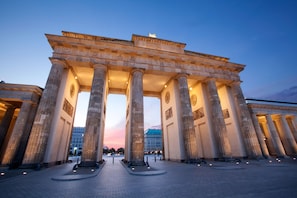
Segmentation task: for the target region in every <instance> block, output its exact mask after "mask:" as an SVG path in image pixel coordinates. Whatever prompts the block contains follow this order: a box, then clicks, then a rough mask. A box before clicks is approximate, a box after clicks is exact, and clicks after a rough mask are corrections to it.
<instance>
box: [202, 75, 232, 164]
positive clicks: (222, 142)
mask: <svg viewBox="0 0 297 198" xmlns="http://www.w3.org/2000/svg"><path fill="white" fill-rule="evenodd" d="M206 88H207V91H208V100H209V104H210V109H211V120H212V126H213V132H214V135H215V138H216V142H217V146H218V152H219V153H218V155H219V158H230V157H232V153H231V146H230V142H229V139H228V134H227V128H226V125H225V121H224V117H223V112H222V107H221V102H220V99H219V95H218V90H217V87H216V82H215V80H214V79H209V80H208V81H207V82H206Z"/></svg>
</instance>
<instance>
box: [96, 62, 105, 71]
mask: <svg viewBox="0 0 297 198" xmlns="http://www.w3.org/2000/svg"><path fill="white" fill-rule="evenodd" d="M92 66H93V68H94V69H103V70H105V71H107V66H106V65H103V64H99V63H94V64H93V65H92Z"/></svg>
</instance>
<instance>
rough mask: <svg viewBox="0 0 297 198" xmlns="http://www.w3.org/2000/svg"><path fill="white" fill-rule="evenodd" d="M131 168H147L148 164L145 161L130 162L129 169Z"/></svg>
mask: <svg viewBox="0 0 297 198" xmlns="http://www.w3.org/2000/svg"><path fill="white" fill-rule="evenodd" d="M130 166H146V163H145V162H144V161H130V162H128V167H130Z"/></svg>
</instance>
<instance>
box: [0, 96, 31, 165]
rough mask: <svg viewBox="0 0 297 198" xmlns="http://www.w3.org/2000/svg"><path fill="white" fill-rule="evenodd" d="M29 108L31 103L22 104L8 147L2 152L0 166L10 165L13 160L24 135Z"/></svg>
mask: <svg viewBox="0 0 297 198" xmlns="http://www.w3.org/2000/svg"><path fill="white" fill-rule="evenodd" d="M31 106H32V104H31V103H29V102H23V104H22V106H21V109H20V112H19V114H18V117H17V120H16V123H15V125H14V128H13V131H12V133H11V136H10V139H9V141H8V146H7V148H6V151H5V152H4V155H3V158H2V162H1V163H2V164H11V163H12V160H13V158H14V157H15V155H16V154H17V151H18V148H19V146H20V142H21V139H22V136H23V135H24V132H25V130H26V124H27V120H28V118H29V114H30V110H31Z"/></svg>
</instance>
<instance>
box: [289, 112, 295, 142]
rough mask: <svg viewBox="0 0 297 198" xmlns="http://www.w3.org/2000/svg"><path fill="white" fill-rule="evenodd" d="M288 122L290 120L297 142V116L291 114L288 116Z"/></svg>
mask: <svg viewBox="0 0 297 198" xmlns="http://www.w3.org/2000/svg"><path fill="white" fill-rule="evenodd" d="M288 122H290V126H291V128H292V133H293V136H294V139H295V141H296V142H297V116H291V117H290V118H288Z"/></svg>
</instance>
